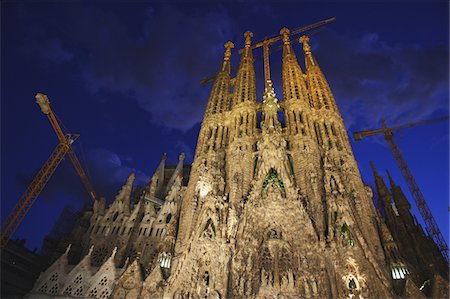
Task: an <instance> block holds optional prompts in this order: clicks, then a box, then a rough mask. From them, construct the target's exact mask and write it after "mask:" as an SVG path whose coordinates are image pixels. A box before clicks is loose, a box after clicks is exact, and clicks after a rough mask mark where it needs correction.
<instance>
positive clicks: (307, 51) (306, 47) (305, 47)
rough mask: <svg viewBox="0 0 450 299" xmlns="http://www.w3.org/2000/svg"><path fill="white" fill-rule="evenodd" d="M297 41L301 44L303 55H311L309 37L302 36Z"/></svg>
mask: <svg viewBox="0 0 450 299" xmlns="http://www.w3.org/2000/svg"><path fill="white" fill-rule="evenodd" d="M298 41H299V42H301V43H302V44H303V51H304V52H305V54H311V46H310V45H309V44H308V42H309V37H308V36H307V35H303V36H302V37H300V38H299V40H298Z"/></svg>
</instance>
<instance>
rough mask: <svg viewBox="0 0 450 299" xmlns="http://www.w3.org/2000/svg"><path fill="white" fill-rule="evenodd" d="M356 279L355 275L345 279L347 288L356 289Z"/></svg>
mask: <svg viewBox="0 0 450 299" xmlns="http://www.w3.org/2000/svg"><path fill="white" fill-rule="evenodd" d="M357 281H358V280H357V279H356V278H355V277H350V278H349V279H348V281H347V288H348V289H349V290H357V289H358V282H357Z"/></svg>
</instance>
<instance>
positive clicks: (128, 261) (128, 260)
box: [123, 256, 130, 268]
mask: <svg viewBox="0 0 450 299" xmlns="http://www.w3.org/2000/svg"><path fill="white" fill-rule="evenodd" d="M129 263H130V257H129V256H127V259H126V260H125V263H123V267H124V268H126V267H127V266H128V264H129Z"/></svg>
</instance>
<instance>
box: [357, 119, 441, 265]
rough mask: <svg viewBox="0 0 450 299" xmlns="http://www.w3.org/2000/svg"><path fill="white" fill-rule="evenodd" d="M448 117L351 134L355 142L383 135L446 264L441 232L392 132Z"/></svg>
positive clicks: (383, 123) (384, 124) (429, 233)
mask: <svg viewBox="0 0 450 299" xmlns="http://www.w3.org/2000/svg"><path fill="white" fill-rule="evenodd" d="M449 118H450V117H448V116H446V117H440V118H435V119H430V120H423V121H419V122H414V123H409V124H405V125H400V126H395V127H391V128H388V127H387V126H386V123H385V122H384V121H382V122H381V126H382V127H381V129H378V130H366V131H361V132H356V133H354V134H353V138H354V139H355V141H359V140H361V139H362V138H363V137H367V136H372V135H377V134H384V139H385V140H386V141H387V143H388V145H389V148H390V150H391V152H392V154H393V155H394V159H395V161H396V162H397V165H398V167H399V168H400V172H401V173H402V175H403V178H404V179H405V181H406V184H407V185H408V188H409V191H410V192H411V195H412V197H413V198H414V201H415V203H416V205H417V208H418V209H419V212H420V215H421V216H422V219H423V221H424V222H425V228H426V230H427V232H428V235H429V236H430V237H432V238H433V239H434V241H435V242H436V245H437V246H438V248H439V250H440V252H441V254H442V256H443V257H444V258H445V260H446V261H447V263H448V253H449V251H448V246H447V243H446V242H445V239H444V237H443V236H442V233H441V231H440V230H439V227H438V225H437V223H436V221H435V220H434V218H433V215H432V214H431V211H430V208H428V205H427V203H426V201H425V198H424V196H423V194H422V192H421V191H420V189H419V186H418V185H417V183H416V181H415V179H414V177H413V175H412V173H411V170H410V169H409V167H408V164H407V163H406V161H405V158H403V155H402V153H401V152H400V148H399V147H398V145H397V144H396V143H395V141H394V133H393V132H394V131H397V130H400V129H404V128H411V127H415V126H418V125H423V124H429V123H433V122H438V121H443V120H448V119H449Z"/></svg>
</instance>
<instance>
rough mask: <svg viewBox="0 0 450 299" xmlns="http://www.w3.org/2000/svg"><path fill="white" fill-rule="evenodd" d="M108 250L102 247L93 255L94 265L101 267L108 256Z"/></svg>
mask: <svg viewBox="0 0 450 299" xmlns="http://www.w3.org/2000/svg"><path fill="white" fill-rule="evenodd" d="M108 253H109V252H108V248H106V246H100V247H98V248H96V249H95V250H94V252H93V253H92V264H93V266H95V267H100V266H101V265H102V264H103V262H104V261H105V259H106V257H107V256H108Z"/></svg>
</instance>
